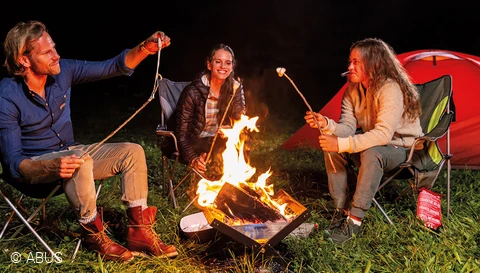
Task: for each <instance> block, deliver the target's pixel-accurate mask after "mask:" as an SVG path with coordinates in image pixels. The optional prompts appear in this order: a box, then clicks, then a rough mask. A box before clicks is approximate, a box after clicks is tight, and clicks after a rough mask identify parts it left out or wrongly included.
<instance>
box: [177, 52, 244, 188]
mask: <svg viewBox="0 0 480 273" xmlns="http://www.w3.org/2000/svg"><path fill="white" fill-rule="evenodd" d="M205 64H206V69H204V70H203V71H202V72H200V73H198V74H197V75H196V76H195V78H194V79H193V80H192V82H191V84H189V85H188V86H187V87H185V89H184V90H183V92H182V94H181V95H180V98H179V100H178V104H177V112H176V117H175V119H174V121H175V123H176V124H175V125H173V126H174V128H175V135H176V136H177V137H178V147H179V150H180V155H181V160H182V161H183V163H185V164H188V165H190V166H191V167H193V168H195V170H197V171H198V172H199V173H201V174H202V175H205V176H207V177H209V178H211V179H214V180H216V179H218V178H220V177H221V175H222V173H223V170H222V166H223V159H222V156H221V154H222V151H223V150H225V140H224V139H223V138H222V137H218V138H217V136H218V132H219V129H220V128H225V127H226V128H229V127H231V126H232V124H231V122H232V121H233V120H239V119H240V118H241V115H242V114H245V97H244V94H243V85H242V84H241V83H240V82H239V81H238V80H236V79H235V78H234V69H235V64H236V61H235V55H234V53H233V50H232V49H231V48H230V47H229V46H227V45H225V44H217V45H215V46H214V47H213V48H212V49H211V50H210V53H209V54H208V55H207V59H206V63H205ZM247 146H248V145H247ZM246 150H248V148H247V149H246ZM207 153H208V154H207ZM210 155H212V160H211V162H210V161H209V159H210ZM207 164H208V166H207Z"/></svg>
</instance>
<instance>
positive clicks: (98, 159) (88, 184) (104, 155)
mask: <svg viewBox="0 0 480 273" xmlns="http://www.w3.org/2000/svg"><path fill="white" fill-rule="evenodd" d="M95 145H96V144H89V145H77V146H71V147H69V149H68V150H65V151H60V152H53V153H48V154H43V155H40V156H36V157H33V158H32V159H33V160H49V159H54V158H58V157H60V156H68V155H73V154H75V155H77V156H78V157H81V158H83V159H84V160H85V162H84V163H83V164H82V165H80V167H79V168H78V169H77V171H76V172H75V173H74V174H73V176H72V178H70V179H66V180H64V181H63V190H64V192H65V195H66V198H67V200H68V202H69V203H70V205H71V206H72V207H73V209H74V211H75V213H76V214H77V216H79V217H88V216H89V215H90V214H91V213H93V212H95V211H96V197H95V194H96V191H95V180H98V179H104V178H108V177H112V176H114V175H117V174H121V181H122V184H121V185H122V188H121V190H122V201H124V202H127V203H128V202H131V201H135V200H141V199H145V200H146V199H147V195H148V176H147V163H146V158H145V152H144V150H143V148H142V146H140V145H138V144H134V143H127V142H125V143H106V144H102V145H101V146H100V147H99V148H98V149H96V150H95V151H94V152H93V153H86V152H87V151H88V150H89V149H92V147H94V146H95ZM48 182H51V181H29V183H34V184H39V183H48Z"/></svg>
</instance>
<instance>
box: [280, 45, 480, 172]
mask: <svg viewBox="0 0 480 273" xmlns="http://www.w3.org/2000/svg"><path fill="white" fill-rule="evenodd" d="M397 58H398V59H399V61H400V62H401V63H402V65H403V66H404V67H405V69H406V70H407V72H408V73H409V75H410V77H411V78H412V80H413V81H414V82H415V83H424V82H427V81H430V80H433V79H435V78H437V77H440V76H443V75H446V74H449V75H451V76H452V85H453V100H454V105H455V109H454V110H455V114H456V119H455V121H454V122H453V123H452V125H451V127H450V151H451V153H452V154H453V156H452V159H451V164H452V167H454V168H468V169H480V141H478V139H477V137H480V102H479V101H478V100H480V57H477V56H473V55H469V54H465V53H460V52H455V51H448V50H416V51H411V52H407V53H403V54H398V55H397ZM346 87H347V84H345V85H344V86H343V87H342V88H341V89H340V91H339V92H338V93H337V94H336V95H335V96H334V97H333V98H332V99H331V100H330V101H329V102H328V103H327V104H326V105H325V106H324V107H323V108H322V109H321V110H320V113H321V114H323V115H325V116H328V117H329V118H332V119H334V120H338V118H339V117H340V104H341V99H342V95H343V92H344V91H345V89H346ZM318 134H319V132H318V129H312V128H310V127H309V126H308V125H304V126H303V127H302V128H300V129H299V130H298V131H297V132H296V133H294V134H293V135H292V136H291V137H290V138H289V139H287V140H286V141H285V142H284V143H283V144H282V146H281V147H282V148H285V149H289V150H291V149H295V148H297V147H304V146H307V147H309V146H310V147H314V148H317V149H318V148H319V145H318V140H317V137H318ZM445 145H446V144H445V137H444V138H443V139H442V140H441V141H440V147H441V149H443V150H444V151H446V148H445V147H446V146H445Z"/></svg>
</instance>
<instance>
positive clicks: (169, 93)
mask: <svg viewBox="0 0 480 273" xmlns="http://www.w3.org/2000/svg"><path fill="white" fill-rule="evenodd" d="M188 84H190V82H174V81H171V80H169V79H166V78H161V79H159V80H158V98H159V99H160V107H161V119H160V124H158V126H157V129H156V130H155V134H156V135H157V137H158V140H159V143H160V147H161V151H162V178H163V181H164V184H163V189H164V190H166V189H168V192H169V194H170V196H171V198H172V202H173V207H174V208H177V207H178V204H177V199H176V198H175V188H174V187H173V184H174V183H173V181H174V177H175V175H176V170H177V165H178V162H179V161H180V152H179V150H178V145H177V138H176V136H175V133H174V132H173V131H172V129H173V128H167V123H170V124H171V122H172V120H170V118H172V115H173V113H174V112H175V109H176V107H177V102H178V99H179V97H180V94H181V93H182V91H183V89H184V88H185V87H186V86H187V85H188ZM173 118H174V117H173ZM169 121H170V122H169ZM191 173H192V169H190V170H189V172H188V174H187V175H185V176H184V177H183V179H181V181H180V182H179V183H178V184H177V186H176V187H178V186H179V185H181V184H182V183H183V182H184V181H185V179H187V177H189V176H190V174H191ZM165 176H166V178H167V179H165ZM167 181H168V185H167V184H166V182H167ZM165 193H166V192H165Z"/></svg>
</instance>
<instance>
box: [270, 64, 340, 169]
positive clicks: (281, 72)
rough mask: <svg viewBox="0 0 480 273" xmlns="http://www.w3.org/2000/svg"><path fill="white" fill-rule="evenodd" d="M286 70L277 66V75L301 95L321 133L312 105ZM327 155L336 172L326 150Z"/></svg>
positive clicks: (333, 166)
mask: <svg viewBox="0 0 480 273" xmlns="http://www.w3.org/2000/svg"><path fill="white" fill-rule="evenodd" d="M286 71H287V69H285V67H277V74H278V76H279V77H283V76H285V78H287V79H288V80H289V81H290V83H291V84H292V85H293V87H294V88H295V90H297V93H298V94H299V95H300V97H302V99H303V101H304V102H305V104H306V105H307V107H308V110H310V112H311V113H312V116H313V119H314V120H315V123H317V127H318V131H320V134H321V135H323V131H322V128H320V124H319V123H318V120H317V117H316V116H315V114H314V113H315V112H313V110H312V107H311V106H310V104H308V102H307V99H305V96H303V94H302V92H300V90H298V88H297V86H296V85H295V83H294V82H293V81H292V79H290V77H289V76H288V75H287V73H285V72H286ZM327 155H328V159H329V161H330V164H331V165H332V170H333V172H334V173H336V172H337V169H336V168H335V165H334V164H333V160H332V156H331V155H330V153H329V152H327Z"/></svg>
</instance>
